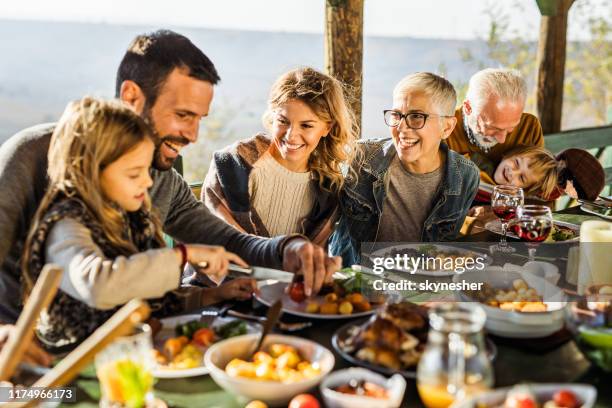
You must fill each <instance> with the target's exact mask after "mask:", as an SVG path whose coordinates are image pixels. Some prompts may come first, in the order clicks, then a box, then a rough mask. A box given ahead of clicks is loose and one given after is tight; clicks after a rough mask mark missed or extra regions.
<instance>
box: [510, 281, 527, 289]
mask: <svg viewBox="0 0 612 408" xmlns="http://www.w3.org/2000/svg"><path fill="white" fill-rule="evenodd" d="M512 287H513V288H514V289H516V290H519V289H521V288H523V289H525V290H527V289H528V288H529V286H527V282H525V281H524V280H523V279H515V280H514V282H512Z"/></svg>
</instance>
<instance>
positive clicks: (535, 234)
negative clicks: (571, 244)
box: [515, 221, 552, 242]
mask: <svg viewBox="0 0 612 408" xmlns="http://www.w3.org/2000/svg"><path fill="white" fill-rule="evenodd" d="M551 230H552V226H551V225H550V223H547V222H532V221H529V222H519V223H517V225H516V227H515V232H516V235H518V237H519V238H520V239H521V240H523V241H528V242H542V241H544V240H546V238H548V236H549V235H550V231H551Z"/></svg>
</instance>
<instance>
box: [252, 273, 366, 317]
mask: <svg viewBox="0 0 612 408" xmlns="http://www.w3.org/2000/svg"><path fill="white" fill-rule="evenodd" d="M287 285H288V284H287V283H285V282H275V283H269V284H266V285H262V286H260V287H259V295H255V297H256V298H257V300H259V301H260V302H261V303H263V304H264V305H266V306H270V305H271V304H273V303H274V302H276V301H277V300H278V299H281V300H282V301H283V312H285V313H288V314H292V315H295V316H300V317H307V318H309V319H327V320H333V319H352V318H355V317H364V316H369V315H371V314H373V313H374V312H376V310H377V309H378V308H377V307H376V306H372V310H369V311H367V312H358V313H351V314H350V315H343V314H335V315H325V314H320V313H307V312H306V310H305V309H306V304H307V301H304V302H301V303H296V302H294V301H293V300H291V298H290V297H289V295H288V294H287V293H285V288H286V287H287ZM322 298H323V297H322V296H315V297H314V298H313V300H322Z"/></svg>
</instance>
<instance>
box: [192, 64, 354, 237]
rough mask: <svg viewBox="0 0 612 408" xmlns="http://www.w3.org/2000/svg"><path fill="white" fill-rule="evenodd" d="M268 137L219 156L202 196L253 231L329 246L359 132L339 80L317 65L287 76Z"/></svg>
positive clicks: (274, 94)
mask: <svg viewBox="0 0 612 408" xmlns="http://www.w3.org/2000/svg"><path fill="white" fill-rule="evenodd" d="M263 122H264V126H265V127H266V128H267V131H268V132H267V133H259V134H257V135H255V136H254V137H252V138H250V139H246V140H241V141H239V142H237V143H235V144H233V145H231V146H229V147H227V148H225V149H224V150H221V151H219V152H216V153H215V154H214V159H213V161H212V163H211V165H210V169H209V171H208V175H207V176H206V180H205V182H204V188H203V189H202V199H203V201H204V202H205V203H206V205H207V206H208V207H209V208H210V209H211V211H213V212H214V213H215V214H217V215H218V216H219V217H221V218H222V219H224V220H225V221H227V222H228V223H229V224H231V225H233V226H234V227H236V228H237V229H239V230H240V231H243V232H247V233H250V234H255V235H259V236H264V237H272V236H277V235H282V234H290V233H300V234H304V235H306V236H307V237H308V238H309V239H310V240H311V241H313V242H314V243H316V244H319V245H325V243H326V242H327V239H328V237H329V235H330V234H331V232H332V227H333V224H334V222H335V219H336V213H337V204H338V194H339V191H340V189H341V188H342V185H343V184H344V177H343V174H342V168H341V167H342V165H343V164H349V163H350V162H351V160H352V159H353V155H354V145H355V143H356V139H357V137H358V136H357V135H358V130H357V129H356V125H355V120H354V115H353V113H352V112H351V110H350V108H349V106H348V104H347V101H346V99H345V95H344V91H343V88H342V85H341V84H340V82H339V81H338V80H336V79H334V78H331V77H329V76H327V75H325V74H322V73H320V72H318V71H316V70H314V69H312V68H300V69H295V70H292V71H289V72H287V73H285V74H283V75H282V76H281V77H280V78H278V80H277V81H276V82H275V83H274V85H273V86H272V90H271V92H270V97H269V99H268V109H267V111H266V113H265V114H264V120H263Z"/></svg>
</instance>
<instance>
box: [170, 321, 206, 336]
mask: <svg viewBox="0 0 612 408" xmlns="http://www.w3.org/2000/svg"><path fill="white" fill-rule="evenodd" d="M206 327H208V324H206V323H202V322H200V321H198V320H192V321H190V322H187V323H183V324H179V325H177V326H176V327H175V328H174V332H175V333H176V335H177V336H185V337H187V338H188V339H191V338H192V337H193V334H194V333H195V332H197V331H198V330H200V329H203V328H206Z"/></svg>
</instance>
